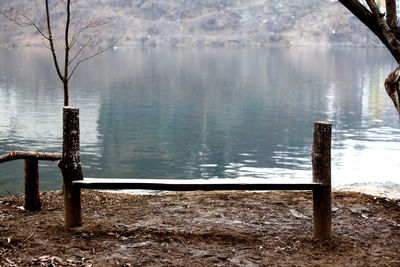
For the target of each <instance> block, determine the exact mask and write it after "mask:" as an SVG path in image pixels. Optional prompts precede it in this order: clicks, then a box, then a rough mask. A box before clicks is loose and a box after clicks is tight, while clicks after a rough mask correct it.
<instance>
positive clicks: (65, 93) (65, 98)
mask: <svg viewBox="0 0 400 267" xmlns="http://www.w3.org/2000/svg"><path fill="white" fill-rule="evenodd" d="M63 85H64V106H65V107H67V106H68V105H69V94H68V81H67V82H63Z"/></svg>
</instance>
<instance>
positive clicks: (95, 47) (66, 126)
mask: <svg viewBox="0 0 400 267" xmlns="http://www.w3.org/2000/svg"><path fill="white" fill-rule="evenodd" d="M53 3H54V2H53ZM65 4H66V9H65V10H66V11H65V14H66V20H65V29H64V49H63V52H64V55H63V56H64V66H63V67H64V68H63V69H62V68H61V67H60V64H59V59H58V56H57V49H56V45H55V44H56V41H57V40H56V39H55V38H54V34H53V28H52V24H51V19H50V18H51V14H50V9H49V1H48V0H45V1H44V5H45V10H46V12H45V13H46V16H45V17H46V18H45V21H46V22H45V23H44V24H45V25H41V24H40V23H39V22H36V21H34V19H32V18H31V17H30V16H28V15H27V14H26V13H25V12H23V11H20V10H17V9H10V10H6V11H4V10H3V11H0V13H1V14H3V15H4V16H5V17H6V18H8V19H9V20H10V21H12V22H14V23H15V24H17V25H18V26H20V27H29V26H32V27H34V28H35V29H36V30H37V31H38V32H39V33H40V34H41V35H42V36H43V38H44V43H45V45H46V47H47V48H49V49H50V51H51V55H52V58H53V63H54V66H55V69H56V72H57V75H58V77H59V78H60V80H61V82H62V84H63V89H64V106H65V107H64V112H63V153H62V159H61V160H60V162H59V164H58V166H59V167H60V169H61V172H62V175H63V192H64V203H65V204H64V215H65V223H66V226H68V227H72V226H76V225H79V224H80V221H81V219H80V212H81V211H80V191H79V190H73V187H72V181H74V180H80V179H82V178H83V174H82V167H81V166H82V165H81V161H80V145H79V109H77V108H72V107H68V105H69V90H68V82H69V80H70V79H71V77H72V75H73V74H74V72H75V70H76V69H77V68H78V66H79V65H80V64H81V63H82V62H84V61H86V60H89V59H91V58H93V57H95V56H97V55H99V54H101V53H103V52H104V51H105V50H107V49H108V48H110V47H112V46H114V45H115V44H116V42H117V41H114V42H113V43H111V44H109V45H108V46H106V47H102V46H101V45H100V43H99V42H98V41H97V40H96V38H95V34H93V33H92V34H90V33H89V34H86V33H87V31H88V30H90V29H94V28H99V27H101V26H103V25H104V24H106V23H107V22H108V21H109V19H100V20H94V21H91V22H89V23H85V24H83V26H82V25H79V24H78V23H77V24H75V26H73V27H72V28H73V31H72V35H71V38H70V30H71V18H72V16H71V0H66V2H65ZM84 33H85V34H84ZM75 212H76V213H77V214H78V215H79V216H71V214H74V213H75Z"/></svg>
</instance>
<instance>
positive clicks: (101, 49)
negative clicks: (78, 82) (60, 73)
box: [68, 39, 120, 80]
mask: <svg viewBox="0 0 400 267" xmlns="http://www.w3.org/2000/svg"><path fill="white" fill-rule="evenodd" d="M119 41H120V39H118V40H116V41H114V42H113V43H112V44H111V45H109V46H107V47H104V48H101V47H100V48H99V49H98V50H97V52H96V53H94V54H92V55H90V56H88V57H85V58H83V59H81V60H79V61H78V62H77V63H76V64H75V66H74V67H73V68H72V71H71V73H70V75H69V77H68V80H69V79H71V77H72V74H74V72H75V70H76V68H78V66H79V65H80V64H81V63H82V62H85V61H87V60H89V59H91V58H94V57H96V56H98V55H100V54H101V53H104V52H105V51H107V50H108V49H110V48H112V47H114V46H115V45H116V44H117V43H118V42H119Z"/></svg>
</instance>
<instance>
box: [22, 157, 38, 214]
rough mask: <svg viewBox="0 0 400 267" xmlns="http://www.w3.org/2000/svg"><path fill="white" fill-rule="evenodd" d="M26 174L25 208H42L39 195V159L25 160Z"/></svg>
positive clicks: (33, 209) (34, 209)
mask: <svg viewBox="0 0 400 267" xmlns="http://www.w3.org/2000/svg"><path fill="white" fill-rule="evenodd" d="M24 174H25V206H24V207H25V209H26V210H29V211H39V210H40V195H39V168H38V160H37V159H26V160H25V161H24Z"/></svg>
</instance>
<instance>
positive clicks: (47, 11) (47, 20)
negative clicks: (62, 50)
mask: <svg viewBox="0 0 400 267" xmlns="http://www.w3.org/2000/svg"><path fill="white" fill-rule="evenodd" d="M45 5H46V22H47V33H48V35H49V38H48V40H49V44H50V50H51V55H52V56H53V62H54V66H55V68H56V71H57V75H58V77H59V78H60V79H61V81H62V80H63V76H62V74H61V71H60V68H59V66H58V61H57V55H56V51H55V48H54V41H53V35H52V34H51V24H50V11H49V0H46V2H45Z"/></svg>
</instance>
